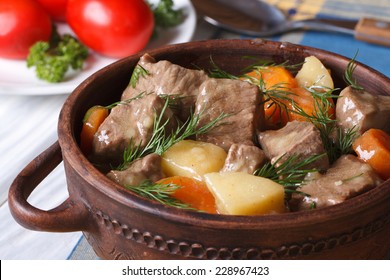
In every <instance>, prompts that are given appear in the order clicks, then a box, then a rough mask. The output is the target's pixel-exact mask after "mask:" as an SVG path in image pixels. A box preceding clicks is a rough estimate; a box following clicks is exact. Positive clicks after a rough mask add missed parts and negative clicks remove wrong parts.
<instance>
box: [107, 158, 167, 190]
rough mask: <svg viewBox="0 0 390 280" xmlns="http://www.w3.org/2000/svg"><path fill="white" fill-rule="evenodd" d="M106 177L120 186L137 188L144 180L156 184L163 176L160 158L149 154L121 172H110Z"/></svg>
mask: <svg viewBox="0 0 390 280" xmlns="http://www.w3.org/2000/svg"><path fill="white" fill-rule="evenodd" d="M107 177H108V178H110V179H111V180H113V181H114V182H116V183H118V184H119V185H121V186H137V185H139V184H140V183H142V182H143V181H145V180H150V181H152V182H156V181H158V180H160V179H162V178H164V177H165V175H164V173H163V171H162V169H161V157H160V156H159V155H157V154H149V155H147V156H145V157H143V158H141V159H138V160H136V161H134V162H133V163H132V164H131V165H130V166H129V167H128V168H127V169H125V170H123V171H119V170H111V171H110V172H109V173H108V174H107Z"/></svg>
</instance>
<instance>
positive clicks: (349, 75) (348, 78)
mask: <svg viewBox="0 0 390 280" xmlns="http://www.w3.org/2000/svg"><path fill="white" fill-rule="evenodd" d="M357 55H358V52H356V53H355V55H354V57H353V58H352V59H351V60H350V61H349V62H348V65H347V68H346V69H345V73H344V81H345V82H346V83H347V84H348V85H349V86H351V87H352V88H353V89H356V90H364V88H363V87H362V86H360V85H359V84H358V83H357V81H356V79H354V78H353V73H354V72H355V69H356V67H357V64H356V60H355V59H356V57H357Z"/></svg>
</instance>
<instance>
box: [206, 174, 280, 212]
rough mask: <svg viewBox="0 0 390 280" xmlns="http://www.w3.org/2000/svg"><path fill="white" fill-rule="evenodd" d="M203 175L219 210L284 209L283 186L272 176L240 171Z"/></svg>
mask: <svg viewBox="0 0 390 280" xmlns="http://www.w3.org/2000/svg"><path fill="white" fill-rule="evenodd" d="M204 178H205V182H206V184H207V187H208V188H209V189H210V191H211V193H212V194H213V195H214V197H215V202H216V205H217V210H218V212H219V213H221V214H229V215H262V214H271V213H283V212H284V211H285V205H284V188H283V186H282V185H279V184H277V183H275V182H274V181H272V180H269V179H266V178H262V177H257V176H254V175H250V174H247V173H244V172H218V173H217V172H214V173H208V174H205V175H204Z"/></svg>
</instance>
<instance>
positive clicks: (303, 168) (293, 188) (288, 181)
mask: <svg viewBox="0 0 390 280" xmlns="http://www.w3.org/2000/svg"><path fill="white" fill-rule="evenodd" d="M324 156H325V154H320V155H311V156H309V157H307V158H305V159H299V155H291V156H289V157H287V158H286V159H285V157H286V156H285V155H282V156H281V157H279V158H278V159H277V160H276V161H275V162H274V163H271V162H267V163H266V164H265V165H264V166H263V167H262V168H260V169H258V170H256V171H255V173H254V175H256V176H260V177H265V178H268V179H270V180H273V181H274V182H276V183H278V184H280V185H282V186H284V188H285V192H286V193H287V194H290V193H293V192H298V191H297V188H299V187H300V186H301V185H302V184H303V183H304V182H303V179H304V177H305V176H306V175H307V174H308V173H312V172H317V171H320V170H318V169H316V168H312V169H307V166H309V165H310V164H311V163H313V162H315V161H317V160H319V159H320V158H322V157H324ZM284 159H285V160H284ZM282 160H284V161H283V162H281V161H282Z"/></svg>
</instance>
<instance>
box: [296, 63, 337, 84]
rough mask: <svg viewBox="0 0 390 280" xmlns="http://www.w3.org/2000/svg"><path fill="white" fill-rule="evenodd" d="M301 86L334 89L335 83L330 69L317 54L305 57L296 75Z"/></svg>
mask: <svg viewBox="0 0 390 280" xmlns="http://www.w3.org/2000/svg"><path fill="white" fill-rule="evenodd" d="M295 79H296V80H297V82H298V84H299V86H301V87H311V86H317V87H325V88H331V89H333V87H334V84H333V80H332V77H331V76H330V73H329V71H328V69H326V68H325V66H324V65H323V64H322V62H321V61H320V60H319V59H318V58H316V57H315V56H309V57H306V58H305V62H304V64H303V66H302V68H301V70H299V71H298V73H297V75H296V76H295Z"/></svg>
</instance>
